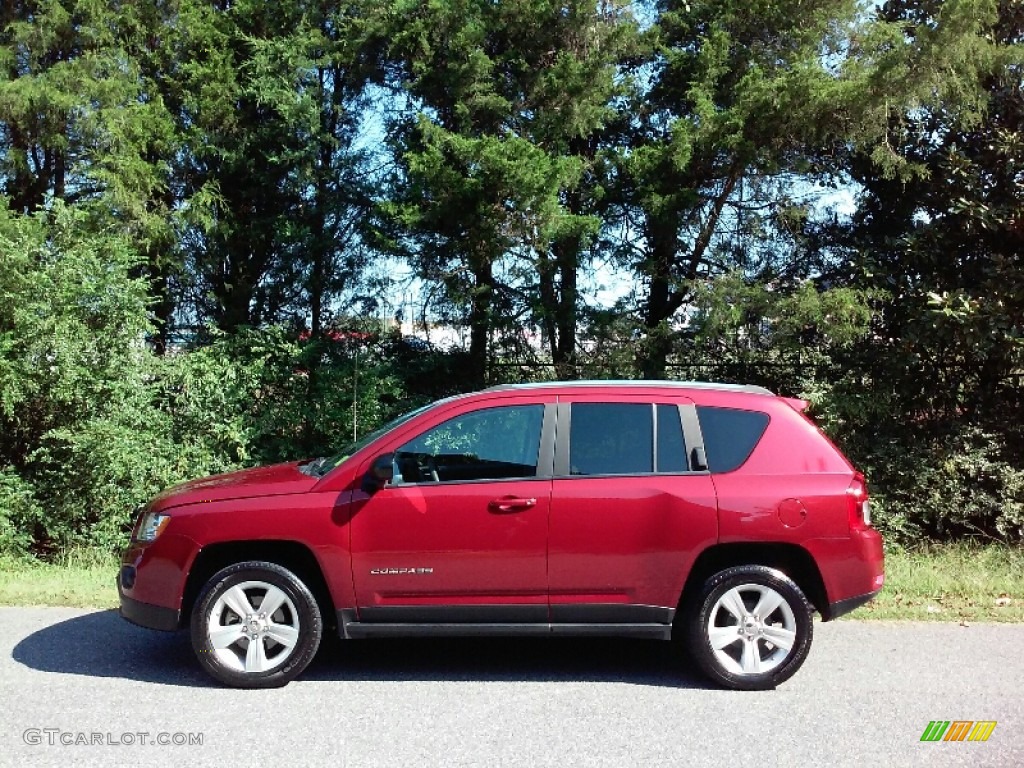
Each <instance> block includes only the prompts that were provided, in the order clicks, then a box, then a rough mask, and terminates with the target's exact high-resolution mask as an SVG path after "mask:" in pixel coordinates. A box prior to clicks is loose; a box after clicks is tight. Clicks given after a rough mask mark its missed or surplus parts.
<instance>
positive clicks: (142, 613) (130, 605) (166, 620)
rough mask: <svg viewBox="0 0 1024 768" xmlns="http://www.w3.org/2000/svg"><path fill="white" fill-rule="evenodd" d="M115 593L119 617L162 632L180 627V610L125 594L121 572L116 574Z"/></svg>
mask: <svg viewBox="0 0 1024 768" xmlns="http://www.w3.org/2000/svg"><path fill="white" fill-rule="evenodd" d="M117 594H118V596H119V597H120V598H121V608H120V614H121V617H122V618H124V619H127V620H128V621H130V622H131V623H132V624H137V625H138V626H140V627H146V628H147V629H159V630H161V631H163V632H173V631H174V630H176V629H179V628H180V627H181V623H180V621H181V612H180V611H177V610H175V609H174V608H165V607H164V606H162V605H152V604H151V603H143V602H140V601H139V600H133V599H132V598H130V597H128V596H127V595H125V593H124V587H123V586H122V585H121V574H118V576H117Z"/></svg>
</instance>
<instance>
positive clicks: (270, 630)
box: [192, 561, 323, 688]
mask: <svg viewBox="0 0 1024 768" xmlns="http://www.w3.org/2000/svg"><path fill="white" fill-rule="evenodd" d="M322 634H323V620H322V618H321V616H320V608H319V606H318V605H317V602H316V599H315V598H314V597H313V595H312V593H310V591H309V588H308V587H306V585H305V584H303V583H302V581H301V580H300V579H299V577H297V576H296V575H295V574H294V573H292V572H291V571H289V570H288V569H287V568H282V567H281V566H280V565H277V564H275V563H268V562H262V561H250V562H245V563H236V564H235V565H231V566H229V567H227V568H225V569H223V570H222V571H219V572H218V573H216V574H214V576H213V577H212V578H211V579H210V580H209V581H208V582H207V583H206V586H205V587H203V591H202V592H201V593H200V595H199V598H198V599H197V601H196V605H195V608H194V609H193V611H192V647H193V649H194V650H195V652H196V655H197V656H198V657H199V661H200V662H201V663H202V665H203V667H205V668H206V671H207V672H209V673H210V674H211V675H213V677H215V678H217V679H218V680H220V681H221V682H222V683H226V684H227V685H230V686H234V687H236V688H276V687H279V686H282V685H286V684H287V683H289V682H290V681H291V680H293V679H295V677H297V676H298V675H299V674H300V673H301V672H302V670H304V669H305V668H306V666H307V665H308V664H309V662H310V661H312V660H313V656H314V655H316V651H317V648H318V647H319V646H320V637H321V635H322Z"/></svg>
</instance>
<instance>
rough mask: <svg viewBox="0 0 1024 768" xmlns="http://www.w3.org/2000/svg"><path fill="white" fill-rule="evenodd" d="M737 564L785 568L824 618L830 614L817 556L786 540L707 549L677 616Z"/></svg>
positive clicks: (695, 565) (699, 558) (696, 565)
mask: <svg viewBox="0 0 1024 768" xmlns="http://www.w3.org/2000/svg"><path fill="white" fill-rule="evenodd" d="M737 565H763V566H767V567H769V568H775V569H777V570H779V571H782V573H784V574H786V575H787V576H788V577H789V578H790V579H792V580H793V581H794V582H795V583H796V585H797V586H798V587H800V590H801V591H802V592H803V593H804V595H805V596H806V597H807V600H808V601H809V602H810V603H811V605H812V606H813V607H814V609H815V610H816V611H818V613H820V614H821V616H822V618H823V619H824V620H825V621H828V619H829V618H830V611H829V602H828V593H827V592H826V591H825V582H824V581H823V580H822V577H821V571H820V570H819V569H818V564H817V563H816V562H815V560H814V557H813V556H812V555H811V553H810V552H808V551H807V550H806V549H804V548H803V547H801V546H799V545H797V544H789V543H785V542H742V543H735V544H714V545H712V546H710V547H708V548H707V549H705V550H704V551H703V552H701V553H700V555H698V556H697V559H696V560H695V561H694V563H693V567H692V568H690V573H689V574H688V575H687V577H686V583H685V584H684V585H683V592H682V594H681V595H680V598H679V609H680V610H677V611H676V616H678V617H682V616H685V615H687V613H688V612H687V611H686V610H685V608H687V607H688V606H689V605H691V604H692V602H693V601H695V600H697V599H698V598H699V597H700V593H701V590H702V589H703V587H704V584H705V583H706V582H707V580H708V579H709V578H711V577H712V576H713V575H714V574H716V573H718V572H719V571H723V570H725V569H726V568H732V567H734V566H737Z"/></svg>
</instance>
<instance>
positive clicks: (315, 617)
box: [191, 561, 323, 688]
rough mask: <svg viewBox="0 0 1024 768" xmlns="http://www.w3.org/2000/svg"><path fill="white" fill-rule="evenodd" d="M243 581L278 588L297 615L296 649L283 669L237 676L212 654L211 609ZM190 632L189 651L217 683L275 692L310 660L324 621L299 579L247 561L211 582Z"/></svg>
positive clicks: (272, 566) (265, 564) (266, 564)
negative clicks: (190, 645)
mask: <svg viewBox="0 0 1024 768" xmlns="http://www.w3.org/2000/svg"><path fill="white" fill-rule="evenodd" d="M245 581H264V582H266V583H268V584H273V585H274V586H275V587H278V588H279V589H280V590H282V591H283V592H284V593H285V594H286V595H287V596H288V598H289V599H290V600H291V601H292V604H293V605H294V606H295V610H296V613H297V614H298V619H299V640H298V642H297V643H296V647H295V649H294V650H293V651H292V654H291V656H289V657H288V659H287V660H286V661H285V663H284V664H283V665H281V666H280V667H275V668H274V669H272V670H269V671H267V672H239V671H237V670H235V669H231V668H230V667H228V666H226V665H224V664H223V663H222V662H221V661H220V659H219V658H218V657H217V654H215V653H212V652H211V651H212V649H211V647H210V641H209V625H208V618H209V613H210V609H211V608H212V607H213V604H214V603H215V602H216V601H217V600H218V599H219V598H220V597H221V595H223V594H224V593H225V592H226V591H227V590H229V589H230V588H231V587H233V586H235V585H236V584H240V583H242V582H245ZM191 632H192V647H193V649H194V650H195V653H196V656H197V657H198V658H199V661H200V663H201V664H202V665H203V667H204V668H205V669H206V671H207V672H209V673H210V674H211V675H212V676H213V677H214V678H216V679H217V680H219V681H220V682H222V683H224V684H225V685H229V686H232V687H236V688H277V687H280V686H283V685H286V684H288V683H289V682H290V681H292V680H293V679H295V678H296V677H297V676H298V675H299V674H301V673H302V671H303V670H304V669H305V668H306V667H307V666H308V665H309V663H310V662H311V661H312V660H313V657H314V656H315V655H316V652H317V649H318V648H319V646H320V639H321V637H322V635H323V618H322V616H321V615H320V607H319V605H317V602H316V598H314V597H313V594H312V593H311V592H310V591H309V588H308V587H307V586H306V585H305V584H304V583H303V582H302V580H301V579H299V577H298V576H296V575H295V574H294V573H292V572H291V571H290V570H288V569H287V568H284V567H282V566H280V565H277V564H276V563H269V562H262V561H249V562H243V563H236V564H235V565H231V566H228V567H227V568H224V569H223V570H221V571H219V572H217V573H216V574H214V575H213V576H212V577H211V578H210V580H209V581H208V582H207V583H206V585H205V586H204V587H203V589H202V591H201V592H200V594H199V597H198V598H197V599H196V603H195V607H194V608H193V610H192V623H191Z"/></svg>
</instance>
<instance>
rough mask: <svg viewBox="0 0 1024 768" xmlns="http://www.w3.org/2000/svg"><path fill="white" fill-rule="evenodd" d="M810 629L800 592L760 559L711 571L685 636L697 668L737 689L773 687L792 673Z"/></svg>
mask: <svg viewBox="0 0 1024 768" xmlns="http://www.w3.org/2000/svg"><path fill="white" fill-rule="evenodd" d="M813 633H814V624H813V622H812V621H811V606H810V604H809V603H808V602H807V598H806V597H805V596H804V593H803V592H801V591H800V588H799V587H798V586H797V585H796V584H795V583H793V581H792V580H791V579H790V578H789V577H788V576H786V574H784V573H782V572H781V571H778V570H776V569H774V568H767V567H765V566H762V565H741V566H737V567H735V568H728V569H726V570H724V571H720V572H719V573H717V574H715V575H714V576H712V577H711V578H710V579H708V581H707V582H706V583H705V584H704V590H703V592H702V593H701V596H700V598H699V599H698V600H697V601H696V602H695V603H694V604H693V605H692V607H691V608H690V612H689V616H687V639H688V642H689V646H690V649H691V652H692V654H693V657H694V660H695V661H696V662H697V664H698V665H699V666H700V668H701V670H702V671H703V672H704V673H705V674H706V675H707V676H708V677H709V678H711V679H712V680H714V681H715V682H716V683H718V684H720V685H722V686H725V687H726V688H733V689H735V690H742V691H762V690H766V689H770V688H774V687H775V686H777V685H779V684H780V683H783V682H785V681H786V680H788V679H789V678H790V677H792V676H793V674H794V673H795V672H796V671H797V670H798V669H800V667H801V665H802V664H803V663H804V660H805V659H806V658H807V652H808V651H809V650H810V648H811V638H812V635H813ZM773 641H774V642H773ZM787 645H788V646H789V647H788V648H787V647H786V646H787ZM716 646H717V647H716Z"/></svg>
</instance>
